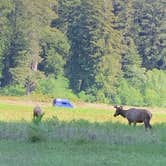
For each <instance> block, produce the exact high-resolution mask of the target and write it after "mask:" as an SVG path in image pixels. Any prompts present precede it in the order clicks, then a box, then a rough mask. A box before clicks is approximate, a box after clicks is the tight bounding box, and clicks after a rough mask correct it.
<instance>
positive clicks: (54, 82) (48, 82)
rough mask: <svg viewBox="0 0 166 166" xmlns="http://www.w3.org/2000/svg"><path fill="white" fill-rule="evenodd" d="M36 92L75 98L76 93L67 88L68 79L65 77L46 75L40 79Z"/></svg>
mask: <svg viewBox="0 0 166 166" xmlns="http://www.w3.org/2000/svg"><path fill="white" fill-rule="evenodd" d="M35 92H36V93H39V94H43V95H48V96H50V97H57V98H66V97H67V98H68V99H71V100H77V97H76V95H74V93H73V92H72V90H71V89H69V82H68V79H67V78H65V77H62V76H61V77H58V78H57V79H55V78H53V77H48V78H47V79H44V80H40V81H39V82H38V85H37V89H36V91H35Z"/></svg>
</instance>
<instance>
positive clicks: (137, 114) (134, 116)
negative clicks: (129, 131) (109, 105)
mask: <svg viewBox="0 0 166 166" xmlns="http://www.w3.org/2000/svg"><path fill="white" fill-rule="evenodd" d="M114 108H116V111H115V114H114V117H116V116H118V115H121V116H122V117H124V118H127V120H128V122H129V125H131V123H134V126H136V123H144V125H145V130H147V128H149V129H151V128H152V126H151V125H150V120H151V118H152V113H151V112H150V111H148V110H146V109H137V108H130V109H128V110H124V109H123V107H122V106H120V107H118V106H114Z"/></svg>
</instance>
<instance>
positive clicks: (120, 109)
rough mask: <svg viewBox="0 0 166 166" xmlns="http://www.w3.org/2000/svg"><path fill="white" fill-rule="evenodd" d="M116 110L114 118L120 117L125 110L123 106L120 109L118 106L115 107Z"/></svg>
mask: <svg viewBox="0 0 166 166" xmlns="http://www.w3.org/2000/svg"><path fill="white" fill-rule="evenodd" d="M114 108H116V111H115V113H114V116H115V117H116V116H118V115H120V113H121V111H122V110H123V107H122V106H120V107H118V106H117V105H115V106H114Z"/></svg>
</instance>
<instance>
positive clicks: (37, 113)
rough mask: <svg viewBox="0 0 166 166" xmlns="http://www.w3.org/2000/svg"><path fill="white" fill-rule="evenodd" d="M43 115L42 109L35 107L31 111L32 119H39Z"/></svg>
mask: <svg viewBox="0 0 166 166" xmlns="http://www.w3.org/2000/svg"><path fill="white" fill-rule="evenodd" d="M43 115H44V113H43V111H42V109H41V108H40V107H39V106H36V107H35V108H34V109H33V118H34V119H36V118H37V117H41V116H43Z"/></svg>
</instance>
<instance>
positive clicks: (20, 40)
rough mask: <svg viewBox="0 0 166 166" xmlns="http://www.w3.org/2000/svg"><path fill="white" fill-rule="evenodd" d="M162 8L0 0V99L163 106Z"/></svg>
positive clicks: (145, 2) (117, 0)
mask: <svg viewBox="0 0 166 166" xmlns="http://www.w3.org/2000/svg"><path fill="white" fill-rule="evenodd" d="M165 9H166V3H165V1H164V0H91V1H89V0H1V1H0V83H1V84H0V85H1V89H0V93H1V94H12V95H13V92H14V95H15V94H16V93H17V92H18V95H22V94H23V93H26V94H27V95H28V94H30V93H31V92H32V91H35V93H42V94H44V95H50V96H57V97H58V96H66V97H67V96H68V95H69V96H68V97H69V98H70V97H71V96H72V95H71V94H72V91H73V93H75V94H76V95H78V97H80V98H82V99H84V100H87V101H98V102H105V103H118V104H128V105H157V106H161V105H162V106H165V102H164V101H165V100H166V95H165V94H166V93H164V92H165V91H166V90H165V88H164V84H165V82H166V71H165V70H166V10H165ZM58 80H61V82H64V83H62V84H60V87H62V85H64V88H61V89H63V90H62V91H61V93H64V92H65V93H64V94H65V95H60V91H59V90H58V89H59V87H58V86H55V88H54V85H55V84H56V83H55V82H57V81H58ZM66 84H67V85H66ZM16 85H17V86H16ZM56 85H57V84H56ZM15 86H16V90H14V87H15ZM11 87H12V88H11ZM23 88H24V89H25V90H23ZM69 88H70V89H71V90H69ZM51 89H52V90H51ZM66 91H67V92H66ZM10 92H11V93H10ZM56 92H58V93H56ZM72 98H73V97H72Z"/></svg>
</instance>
